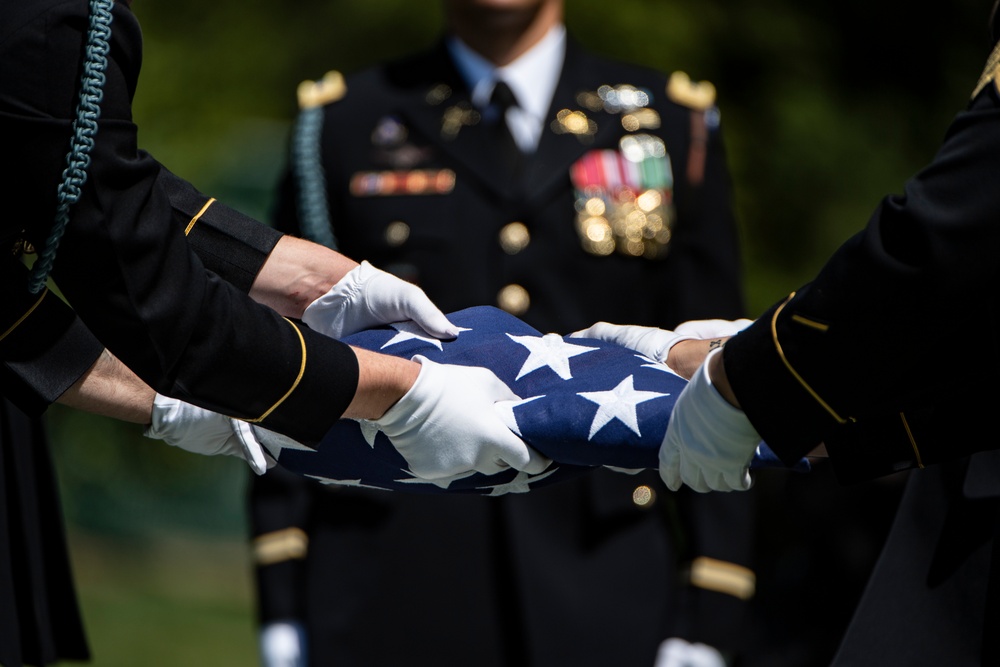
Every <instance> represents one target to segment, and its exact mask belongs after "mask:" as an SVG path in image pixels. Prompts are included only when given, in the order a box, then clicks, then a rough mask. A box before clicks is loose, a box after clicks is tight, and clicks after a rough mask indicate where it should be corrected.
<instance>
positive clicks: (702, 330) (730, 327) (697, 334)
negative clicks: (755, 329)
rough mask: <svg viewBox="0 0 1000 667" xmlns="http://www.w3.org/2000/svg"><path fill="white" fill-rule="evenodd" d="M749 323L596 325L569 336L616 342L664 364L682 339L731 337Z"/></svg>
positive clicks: (701, 322) (696, 321)
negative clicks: (662, 326)
mask: <svg viewBox="0 0 1000 667" xmlns="http://www.w3.org/2000/svg"><path fill="white" fill-rule="evenodd" d="M752 323H753V321H752V320H691V321H689V322H684V323H683V324H679V325H678V326H677V328H676V329H674V330H673V331H670V330H669V329H657V328H656V327H641V326H637V325H622V324H608V323H607V322H598V323H596V324H594V325H592V326H590V327H589V328H587V329H584V330H582V331H576V332H574V333H572V334H570V336H571V337H573V338H596V339H597V340H603V341H606V342H608V343H616V344H618V345H621V346H622V347H627V348H628V349H630V350H635V351H636V352H638V353H639V354H642V355H644V356H646V357H649V358H650V359H653V360H655V361H659V362H660V363H663V364H665V363H667V355H668V354H669V353H670V348H672V347H673V346H674V345H676V344H677V343H679V342H681V341H682V340H692V339H704V338H719V337H721V336H733V335H735V334H736V333H738V332H740V331H742V330H743V329H745V328H746V327H748V326H749V325H750V324H752Z"/></svg>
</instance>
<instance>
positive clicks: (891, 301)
mask: <svg viewBox="0 0 1000 667" xmlns="http://www.w3.org/2000/svg"><path fill="white" fill-rule="evenodd" d="M998 60H1000V51H996V50H995V51H994V53H993V55H992V56H991V58H990V61H989V63H988V65H987V67H986V70H985V72H984V75H983V77H982V79H981V80H980V85H978V86H977V87H976V90H975V93H974V95H973V97H972V99H971V101H970V102H969V104H968V106H967V107H966V109H965V110H964V111H962V112H961V113H959V114H958V115H957V116H956V117H955V119H954V121H953V122H952V124H951V126H950V127H949V128H948V131H947V133H946V135H945V137H944V141H943V143H942V145H941V147H940V149H939V150H938V152H937V155H935V156H934V159H933V161H932V162H931V163H930V164H929V165H928V166H927V167H926V168H924V169H923V170H922V171H920V172H919V173H918V174H916V175H915V176H914V177H913V178H911V179H910V180H909V181H908V182H907V183H906V185H905V187H904V189H903V192H902V193H901V194H898V195H893V196H889V197H886V198H885V199H884V200H883V201H882V202H881V203H880V204H879V206H878V207H877V208H876V210H875V212H874V214H873V215H872V217H871V219H870V221H869V223H868V225H867V226H866V227H865V228H864V230H862V231H861V232H859V233H858V234H857V235H856V236H854V237H853V238H851V239H850V240H849V241H847V242H846V243H845V244H844V245H843V246H842V247H841V248H840V249H839V250H838V251H837V252H836V253H835V254H834V256H833V257H832V258H831V259H830V260H829V261H828V263H827V264H826V266H824V267H823V269H822V271H821V272H820V274H819V275H818V276H817V278H816V279H815V280H814V281H813V282H811V283H810V284H808V285H806V286H805V287H803V288H801V289H799V290H797V291H796V293H795V294H794V295H793V296H791V297H789V298H788V299H787V300H785V301H782V302H781V303H778V304H775V306H774V307H772V308H771V309H770V310H769V311H768V312H767V313H766V314H765V315H764V316H763V317H761V318H760V319H759V320H758V321H757V322H756V323H755V324H754V325H753V326H752V327H751V328H749V329H748V330H746V331H745V332H743V333H741V334H740V335H738V336H736V337H735V338H734V339H732V340H731V341H730V342H729V344H727V346H726V348H725V352H724V355H725V363H726V369H727V372H728V375H729V378H730V380H731V382H732V386H733V388H734V391H735V392H736V395H737V397H738V398H739V400H740V402H741V404H742V406H743V408H744V410H745V411H746V413H747V416H748V417H749V418H750V421H751V422H752V423H753V424H754V426H755V427H756V428H757V430H758V431H759V432H760V434H761V435H762V436H763V438H764V439H765V440H766V441H767V442H768V444H770V445H771V446H772V447H773V448H774V450H775V451H776V452H778V453H779V455H781V456H782V457H783V458H784V459H785V460H787V461H791V460H794V459H795V458H796V457H798V456H800V455H802V454H804V453H805V452H807V451H809V450H810V449H812V448H813V447H814V446H815V445H817V444H819V443H820V442H826V444H827V447H828V449H829V452H830V456H831V462H832V463H833V465H834V467H835V469H836V470H837V472H838V476H839V477H840V478H841V479H843V480H844V481H855V480H864V479H870V478H873V477H876V476H880V475H884V474H887V473H891V472H893V471H896V470H905V469H911V468H912V469H915V470H913V472H912V473H911V474H910V479H909V481H908V486H907V489H906V492H905V495H904V497H903V499H902V503H901V506H900V509H899V512H898V515H897V518H896V522H895V524H894V526H893V529H892V531H891V533H890V535H889V537H888V540H887V543H886V547H885V549H884V551H883V553H882V556H881V560H880V562H879V564H878V566H877V567H876V570H875V571H874V573H873V575H872V578H871V580H870V583H869V586H868V590H867V591H866V593H865V596H864V597H863V599H862V601H861V604H860V606H859V608H858V611H857V613H856V615H855V618H854V620H853V621H852V624H851V627H850V629H849V631H848V633H847V635H846V637H845V640H844V643H843V645H842V647H841V651H840V654H839V655H838V658H837V662H836V664H838V665H840V664H842V665H852V666H853V665H881V664H900V665H902V664H949V665H951V664H954V665H975V664H983V665H996V664H1000V648H998V643H1000V634H998V632H997V628H998V627H1000V626H998V623H1000V616H998V609H997V607H998V604H1000V579H998V577H1000V554H998V549H997V546H996V545H997V542H996V541H995V537H996V536H997V535H1000V532H998V528H1000V523H998V516H1000V515H998V513H997V503H998V502H1000V460H998V458H997V456H996V452H995V451H984V450H996V449H997V448H998V445H1000V440H998V437H997V435H996V431H995V430H994V429H993V426H994V422H993V416H994V414H995V413H996V408H997V405H998V404H1000V390H998V388H997V387H998V385H997V382H996V378H997V376H998V373H1000V356H998V355H1000V348H998V346H997V333H996V332H997V331H998V327H1000V318H998V315H1000V305H998V301H997V294H996V287H997V276H998V268H997V267H998V264H997V255H998V252H1000V225H997V219H998V218H997V214H998V211H1000V188H998V187H997V186H996V183H997V182H998V179H1000V94H998V90H997V85H996V83H997V77H996V74H997V71H996V66H997V63H998ZM976 452H980V453H976ZM970 454H972V456H969V455H970ZM920 468H924V469H920Z"/></svg>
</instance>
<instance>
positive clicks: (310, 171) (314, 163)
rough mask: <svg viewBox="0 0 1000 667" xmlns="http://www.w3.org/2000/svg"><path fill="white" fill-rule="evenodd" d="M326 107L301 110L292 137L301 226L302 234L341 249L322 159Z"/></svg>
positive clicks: (311, 239)
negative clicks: (321, 148)
mask: <svg viewBox="0 0 1000 667" xmlns="http://www.w3.org/2000/svg"><path fill="white" fill-rule="evenodd" d="M322 131H323V107H322V106H315V107H308V108H306V109H303V110H302V111H301V112H299V117H298V120H297V121H296V123H295V131H294V135H293V137H292V164H293V169H294V171H295V176H296V181H297V185H298V191H299V227H300V228H301V230H302V236H304V237H305V238H307V239H309V240H310V241H314V242H316V243H319V244H322V245H325V246H326V247H327V248H332V249H334V250H336V249H337V239H336V237H334V235H333V228H332V226H331V225H330V212H329V209H328V208H327V202H326V176H325V174H324V172H323V164H322V162H321V161H320V145H319V144H320V139H321V136H322Z"/></svg>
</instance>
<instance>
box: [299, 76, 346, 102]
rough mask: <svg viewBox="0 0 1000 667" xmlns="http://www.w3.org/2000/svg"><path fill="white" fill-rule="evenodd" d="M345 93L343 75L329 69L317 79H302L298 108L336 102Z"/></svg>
mask: <svg viewBox="0 0 1000 667" xmlns="http://www.w3.org/2000/svg"><path fill="white" fill-rule="evenodd" d="M346 94H347V84H346V83H344V75H343V74H341V73H340V72H338V71H336V70H330V71H329V72H327V73H326V74H325V75H324V76H323V78H322V79H320V80H319V81H303V82H302V83H300V84H299V88H298V97H299V108H300V109H311V108H313V107H320V106H323V105H324V104H329V103H330V102H336V101H337V100H339V99H340V98H342V97H343V96H344V95H346Z"/></svg>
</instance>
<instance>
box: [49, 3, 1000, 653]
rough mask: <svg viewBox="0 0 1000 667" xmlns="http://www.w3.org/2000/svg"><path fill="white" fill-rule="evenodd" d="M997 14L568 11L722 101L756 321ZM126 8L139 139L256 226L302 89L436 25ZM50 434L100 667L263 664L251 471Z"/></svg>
mask: <svg viewBox="0 0 1000 667" xmlns="http://www.w3.org/2000/svg"><path fill="white" fill-rule="evenodd" d="M989 5H990V2H989V1H988V0H952V2H949V3H940V4H939V5H938V6H934V7H931V8H928V7H926V6H923V5H914V4H913V3H907V2H903V1H902V0H883V1H882V2H880V3H872V2H862V1H861V0H842V1H840V2H832V1H831V0H821V1H819V2H794V1H791V0H755V1H754V2H746V1H739V0H731V1H728V2H726V1H724V0H671V1H670V2H666V1H662V0H616V1H615V2H607V1H606V0H568V2H567V24H568V26H569V29H570V31H571V33H572V34H573V35H574V36H575V37H576V38H577V39H578V40H580V41H581V42H583V43H584V44H586V45H588V46H589V47H590V48H592V49H594V50H597V51H599V52H601V53H604V54H606V55H609V56H612V57H617V58H621V59H625V60H631V61H636V62H641V63H645V64H648V65H651V66H653V67H657V68H659V69H662V70H665V71H672V70H675V69H682V70H684V71H686V72H688V73H689V74H690V75H691V77H692V78H693V79H696V80H698V79H708V80H710V81H712V82H713V83H714V84H715V85H716V87H717V88H718V91H719V97H718V102H719V105H720V108H721V109H722V113H723V128H724V132H725V136H726V140H727V145H728V149H729V155H730V161H731V167H732V175H733V180H734V184H735V190H736V205H737V210H738V216H739V220H740V224H741V228H742V234H743V240H744V244H745V276H746V284H747V290H748V295H749V305H750V311H751V313H750V314H751V315H757V314H759V313H760V312H761V311H762V310H763V309H764V308H765V307H766V306H767V305H769V304H770V303H772V302H773V301H775V300H776V299H778V298H781V297H783V296H784V295H785V294H787V293H788V292H789V291H791V290H793V289H795V288H796V287H797V286H798V285H799V284H801V283H802V282H804V281H806V280H808V278H809V276H810V275H812V274H813V273H815V272H816V271H817V270H818V268H819V267H820V266H821V264H822V261H823V259H824V258H825V257H826V256H827V255H828V254H829V253H830V252H831V251H832V250H833V249H834V248H835V247H836V246H837V245H839V243H840V242H842V241H843V240H844V239H845V238H847V237H848V236H849V235H850V234H851V233H853V232H854V231H856V230H858V229H860V228H861V226H862V225H863V224H864V223H865V221H866V220H867V218H868V215H869V214H870V212H871V210H872V209H873V208H874V206H875V205H876V204H877V202H878V200H879V198H880V197H881V196H883V195H885V194H887V193H891V192H899V191H900V190H901V187H902V184H903V182H904V180H905V179H906V178H907V177H908V176H909V175H911V174H912V173H914V172H915V171H916V170H917V169H919V168H920V167H921V166H922V165H923V164H925V163H926V162H928V161H929V160H930V158H931V157H932V155H933V151H934V150H935V148H936V146H937V145H938V143H939V142H940V139H941V137H942V135H943V132H944V130H945V128H946V127H947V124H948V122H949V119H950V118H951V116H952V115H953V114H954V113H955V112H956V111H958V110H959V109H960V108H961V107H962V106H963V105H964V104H965V102H966V100H967V98H968V95H969V93H970V92H971V90H972V88H973V86H974V84H975V82H976V80H977V78H978V76H979V74H980V71H981V68H982V66H983V63H984V62H985V59H986V56H987V54H988V51H989V48H990V44H989V41H988V36H987V30H986V18H987V14H988V11H989ZM921 7H923V8H922V9H921ZM133 9H134V11H135V12H136V14H137V15H138V16H139V18H140V21H141V22H142V25H143V30H144V34H145V40H146V41H145V63H144V67H143V73H142V77H141V79H140V85H139V90H138V93H137V96H136V100H135V117H136V120H137V122H138V124H139V127H140V128H141V130H140V140H141V145H142V146H143V147H145V148H146V149H147V150H149V151H150V152H151V153H152V154H153V155H155V156H157V157H158V158H159V159H160V160H161V161H162V162H163V163H164V164H166V165H167V166H168V167H169V168H171V169H172V170H173V171H175V172H176V173H178V174H180V175H182V176H184V177H186V178H188V179H189V180H191V181H192V182H193V183H195V184H196V185H197V186H198V187H199V188H200V189H202V190H203V191H205V192H207V193H210V194H212V195H213V196H216V197H218V198H219V199H221V200H222V201H226V202H227V203H229V204H231V205H233V206H235V207H236V208H239V209H241V210H243V211H245V212H247V213H249V214H251V215H254V216H257V217H259V218H261V219H265V220H266V218H267V212H268V209H269V206H270V203H271V196H272V195H271V193H272V188H273V186H274V184H275V182H276V179H277V176H278V173H279V171H280V169H281V167H282V164H283V162H284V151H285V142H286V138H287V135H288V130H289V124H290V121H291V120H292V118H293V117H294V114H295V112H296V107H295V88H296V86H297V84H298V83H299V81H301V80H302V79H307V78H318V77H320V76H322V75H323V73H325V72H326V71H327V70H329V69H340V70H342V71H351V70H354V69H358V68H360V67H363V66H365V65H366V64H368V63H371V62H373V61H375V60H381V59H386V58H391V57H393V56H397V55H401V54H403V53H406V52H409V51H411V50H413V49H416V48H420V47H423V46H425V45H428V44H430V43H431V42H432V41H433V40H435V39H436V38H437V37H438V35H439V34H440V30H441V11H440V5H439V3H437V2H419V1H418V2H413V1H409V2H407V1H404V0H365V2H343V1H342V0H325V1H323V2H320V1H318V0H298V1H297V2H280V3H279V2H270V3H249V4H248V3H245V2H237V1H236V0H216V1H215V2H211V3H206V2H203V1H201V0H170V1H169V2H167V1H165V0H159V1H157V0H136V2H135V4H134V7H133ZM608 83H618V82H608ZM49 426H50V430H51V433H52V435H53V442H54V447H55V450H56V454H57V466H58V470H59V474H60V478H61V482H62V487H63V501H64V506H65V508H66V509H65V511H66V518H67V524H68V526H69V529H70V534H71V537H72V550H73V556H74V564H75V568H76V572H77V578H78V585H79V588H80V591H81V596H82V601H83V608H84V614H85V617H86V622H87V625H88V629H89V630H90V636H91V642H92V645H93V646H92V648H93V651H94V654H95V659H94V661H93V664H94V665H97V666H100V667H113V666H117V665H136V664H142V665H148V666H157V665H177V664H190V665H201V664H205V665H208V664H211V665H215V666H218V667H225V666H227V665H248V664H254V661H255V639H254V628H253V601H252V588H251V569H250V565H249V560H248V557H247V553H246V549H245V531H246V528H245V521H246V520H245V511H244V497H243V496H244V491H245V484H246V479H247V477H246V475H247V473H246V471H245V470H244V469H243V467H242V466H241V465H240V464H239V463H238V462H236V461H233V460H213V459H205V458H201V457H194V456H191V455H186V454H184V453H182V452H178V451H174V450H172V449H171V448H169V447H166V446H163V445H160V444H158V443H153V442H151V441H146V440H144V439H143V438H141V437H140V435H139V430H138V429H137V428H135V427H130V426H126V425H120V424H114V423H111V422H108V421H106V420H102V419H97V418H93V417H90V416H87V415H82V414H76V413H72V412H70V411H66V410H60V409H58V408H53V409H52V410H51V411H50V413H49Z"/></svg>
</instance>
